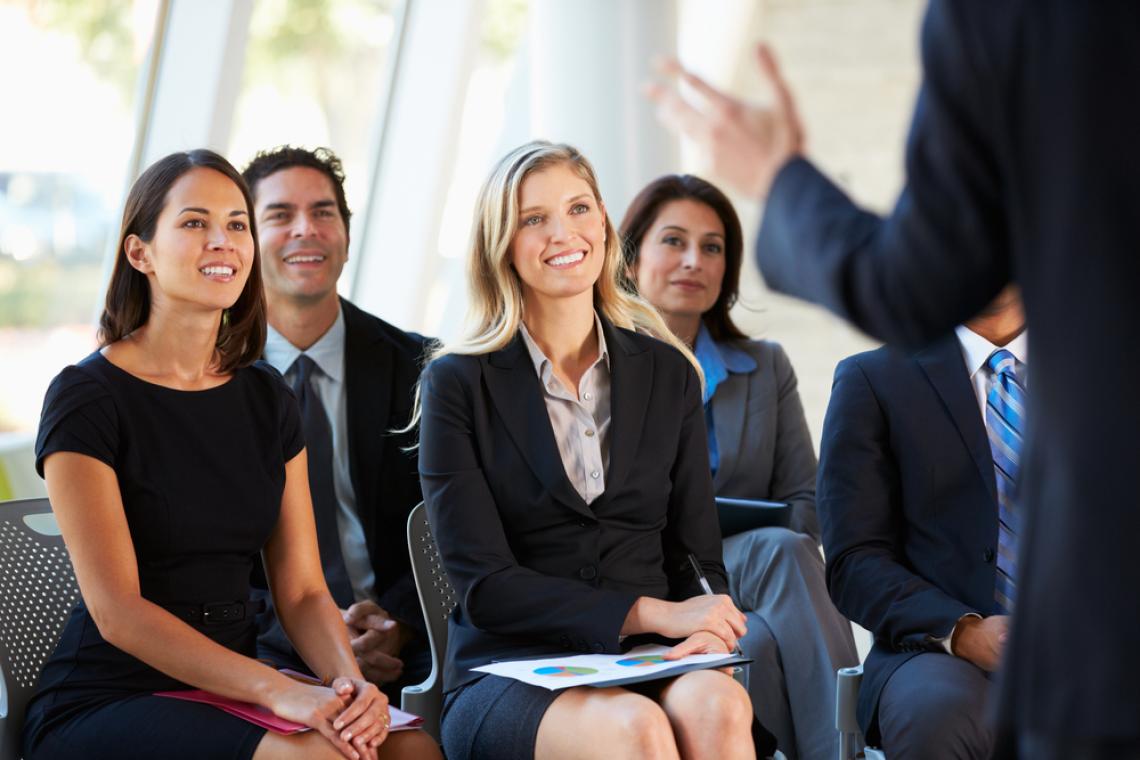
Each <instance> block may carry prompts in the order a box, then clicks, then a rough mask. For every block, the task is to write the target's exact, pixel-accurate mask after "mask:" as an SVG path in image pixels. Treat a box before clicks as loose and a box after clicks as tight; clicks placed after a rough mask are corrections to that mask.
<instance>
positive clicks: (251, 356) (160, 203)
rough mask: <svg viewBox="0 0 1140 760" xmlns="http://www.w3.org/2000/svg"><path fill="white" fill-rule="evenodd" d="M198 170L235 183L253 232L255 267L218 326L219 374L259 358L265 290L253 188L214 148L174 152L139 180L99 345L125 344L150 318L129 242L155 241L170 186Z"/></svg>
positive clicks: (146, 290) (126, 215)
mask: <svg viewBox="0 0 1140 760" xmlns="http://www.w3.org/2000/svg"><path fill="white" fill-rule="evenodd" d="M196 168H203V169H213V170H214V171H216V172H220V173H221V174H224V175H225V176H226V177H228V178H229V179H230V180H231V181H233V183H234V184H235V185H237V187H238V189H239V190H241V194H242V197H243V198H244V199H245V205H246V211H247V212H248V213H249V231H250V234H251V235H252V236H253V264H252V266H251V267H250V270H249V279H247V280H246V282H245V288H243V289H242V291H241V295H239V296H238V299H237V301H236V302H235V303H234V305H233V306H231V307H230V308H228V309H226V310H225V311H224V312H223V314H222V323H221V325H220V326H219V327H218V341H217V344H216V345H217V370H218V372H221V373H228V372H232V371H234V370H235V369H238V368H240V367H248V366H249V365H250V364H253V362H255V361H257V359H259V358H260V357H261V352H262V349H263V348H264V346H265V291H264V290H263V289H262V287H261V253H260V248H259V247H258V245H257V227H256V226H255V224H254V219H253V199H252V197H250V194H249V188H248V187H246V184H245V181H244V180H243V179H242V178H241V175H240V174H238V171H237V169H235V168H234V167H233V166H232V165H231V164H230V162H229V161H227V160H226V159H224V158H222V157H221V156H220V155H218V154H217V153H215V152H214V151H212V150H205V149H199V150H191V151H186V152H182V153H171V154H170V155H169V156H167V157H166V158H163V159H160V160H159V161H156V162H155V163H153V164H151V165H150V167H148V168H147V170H146V171H144V172H143V173H142V175H141V176H140V177H139V178H138V179H137V180H135V184H134V185H133V186H132V187H131V192H130V193H129V194H128V195H127V204H126V207H125V208H124V209H123V226H122V229H120V231H119V246H118V248H117V252H116V254H115V268H114V271H112V272H111V282H110V284H109V285H108V286H107V299H106V302H105V303H104V305H103V315H102V316H101V317H99V343H100V345H103V346H106V345H108V344H110V343H114V342H115V341H117V340H121V339H122V338H125V337H126V336H127V335H130V334H131V333H132V332H134V331H135V330H137V329H138V328H139V327H142V326H143V325H145V324H146V322H147V320H148V319H149V318H150V298H151V296H150V283H149V282H148V281H147V277H146V275H145V274H143V273H142V272H140V271H138V270H137V269H135V268H134V267H133V266H131V264H130V262H129V261H127V253H126V249H125V244H126V241H127V238H128V237H130V236H131V235H137V236H138V237H139V239H140V240H142V241H143V242H144V243H149V242H150V241H152V240H153V239H154V233H155V228H156V227H157V225H158V217H159V215H160V214H161V213H162V210H163V209H164V208H165V207H166V196H167V194H168V193H169V192H170V188H171V187H172V186H173V185H174V183H175V182H177V181H178V179H179V178H180V177H182V175H183V174H186V172H188V171H190V170H191V169H196Z"/></svg>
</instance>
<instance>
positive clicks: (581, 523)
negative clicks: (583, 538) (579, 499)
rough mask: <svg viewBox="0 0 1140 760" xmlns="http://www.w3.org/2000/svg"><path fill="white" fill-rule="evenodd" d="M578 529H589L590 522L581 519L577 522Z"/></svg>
mask: <svg viewBox="0 0 1140 760" xmlns="http://www.w3.org/2000/svg"><path fill="white" fill-rule="evenodd" d="M578 527H579V528H588V527H590V521H589V520H587V519H585V518H583V519H581V520H579V521H578Z"/></svg>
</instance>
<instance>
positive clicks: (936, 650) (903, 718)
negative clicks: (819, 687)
mask: <svg viewBox="0 0 1140 760" xmlns="http://www.w3.org/2000/svg"><path fill="white" fill-rule="evenodd" d="M1024 327H1025V318H1024V316H1023V313H1022V309H1021V304H1020V301H1019V299H1018V297H1017V293H1016V289H1014V288H1008V289H1007V290H1006V291H1004V292H1003V294H1002V296H1000V297H999V298H998V299H997V300H996V301H995V303H994V304H992V305H991V306H990V307H988V308H987V309H986V310H985V311H984V312H983V313H982V314H981V315H979V316H978V317H977V318H975V319H973V320H971V321H969V322H967V323H966V324H965V325H963V326H961V327H959V328H958V329H957V331H956V334H955V335H949V336H946V337H945V338H940V339H938V340H936V341H935V342H934V343H933V344H932V345H930V346H929V347H927V348H925V349H922V350H920V351H918V352H917V353H915V354H913V355H907V354H905V353H903V352H900V351H898V350H897V349H894V348H890V347H884V348H880V349H878V350H875V351H869V352H867V353H863V354H857V355H855V356H852V357H850V358H848V359H845V360H844V361H842V362H840V364H839V368H838V369H837V370H836V373H835V385H834V388H833V390H832V395H831V403H830V405H829V406H828V409H827V420H826V422H825V424H824V429H823V443H822V448H821V463H820V471H819V489H818V496H819V511H820V520H821V522H822V524H823V531H824V546H825V548H826V549H827V557H828V562H827V570H828V583H829V586H830V589H831V594H832V596H833V597H834V599H835V603H836V604H837V605H838V606H839V608H840V610H842V611H843V612H844V613H845V614H846V615H848V616H849V617H850V618H851V619H852V620H854V621H855V622H856V623H859V624H860V625H862V626H863V627H865V628H867V629H868V630H869V631H871V633H872V634H874V636H875V643H874V646H873V647H872V649H871V652H870V654H869V655H868V657H867V661H866V663H864V666H863V685H862V688H860V690H859V705H858V715H859V720H860V725H861V726H862V727H863V733H864V735H866V736H867V739H868V741H869V742H871V743H873V744H877V745H878V746H881V747H882V748H883V749H884V750H885V751H886V753H887V756H888V757H891V758H900V759H901V760H906V758H930V759H931V760H933V759H934V758H987V757H989V756H990V754H991V752H992V749H993V735H992V732H991V730H990V726H989V725H988V721H987V720H986V715H985V710H986V705H987V702H988V701H989V698H990V691H991V689H990V673H992V672H993V671H994V670H996V668H997V666H998V663H999V660H1000V657H1001V654H1002V650H1003V648H1004V644H1005V638H1006V631H1007V626H1008V621H1009V617H1008V614H1007V607H1008V603H1009V600H1008V597H1007V594H1006V591H1007V589H1006V585H1005V573H1006V571H1008V570H1009V569H1010V563H1011V562H1012V561H1013V553H1012V551H1011V546H1010V541H1009V539H1010V537H1011V533H1010V531H1009V527H1010V526H1009V525H1008V524H1007V523H1008V521H1009V520H1010V517H1009V515H1008V514H1005V513H1003V511H1002V509H1003V505H1002V503H1001V501H1002V494H1003V493H1008V486H1009V484H1010V482H1011V481H1010V479H1009V473H1008V470H1009V469H1016V465H1011V464H1010V463H1009V461H1008V459H1007V457H1008V456H1009V455H1012V456H1013V458H1014V459H1016V458H1017V453H1018V450H1019V448H1020V446H1019V441H1018V440H1017V436H1016V435H1013V434H1014V433H1019V432H1020V423H1021V422H1022V421H1021V420H1019V419H1018V418H1017V415H1016V413H1008V412H1007V414H1008V416H1009V417H1010V418H1012V420H1013V421H1012V422H1010V421H1009V420H1006V419H1005V418H1004V417H1001V418H999V417H998V416H997V415H998V414H999V411H1000V410H1001V409H1002V407H1003V406H1004V405H1005V404H1006V403H1007V402H1009V403H1012V404H1016V403H1018V401H1019V399H1015V398H1013V397H1012V396H1009V395H1006V396H1002V395H1001V394H1002V393H1003V392H1005V391H1007V390H1008V389H1007V388H1001V387H998V386H999V385H1000V382H999V381H1000V380H1001V378H1000V376H999V375H998V374H996V373H995V372H994V371H993V369H992V367H993V366H995V365H997V364H999V363H1000V362H1002V361H1006V362H1007V364H1009V370H1008V371H1009V373H1010V376H1011V378H1012V379H1010V380H1009V382H1012V383H1015V384H1017V385H1016V387H1013V389H1012V390H1013V393H1014V394H1019V395H1022V396H1024V394H1022V393H1021V392H1020V391H1021V389H1022V388H1023V387H1024V386H1025V385H1026V384H1027V367H1026V340H1027V338H1026V333H1025V331H1024ZM1007 356H1008V357H1011V358H1012V362H1009V361H1008V360H1007ZM995 394H997V395H995ZM991 398H992V401H991ZM1011 426H1012V427H1011ZM1003 434H1007V435H1005V437H1003ZM1010 435H1013V440H1012V441H1010V440H1008V439H1009V437H1010ZM991 440H992V441H993V442H994V443H991ZM994 446H998V447H1000V448H998V451H997V454H996V455H995V452H994V450H993V447H994ZM1003 518H1004V519H1003Z"/></svg>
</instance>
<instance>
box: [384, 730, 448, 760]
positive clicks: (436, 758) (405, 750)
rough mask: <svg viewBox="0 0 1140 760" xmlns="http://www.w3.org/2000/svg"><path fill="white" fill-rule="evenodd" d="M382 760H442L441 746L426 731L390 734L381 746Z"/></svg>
mask: <svg viewBox="0 0 1140 760" xmlns="http://www.w3.org/2000/svg"><path fill="white" fill-rule="evenodd" d="M379 755H380V758H381V759H382V760H442V758H443V754H442V753H441V752H440V749H439V745H438V744H436V743H435V739H432V738H431V736H430V735H429V734H427V733H426V732H424V731H400V732H397V733H394V734H389V735H388V738H387V739H385V740H384V743H383V744H381V745H380V753H379Z"/></svg>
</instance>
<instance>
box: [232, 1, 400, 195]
mask: <svg viewBox="0 0 1140 760" xmlns="http://www.w3.org/2000/svg"><path fill="white" fill-rule="evenodd" d="M400 6H401V1H400V0H335V2H334V0H258V2H257V3H256V4H255V5H254V9H253V17H252V19H251V20H250V29H249V43H248V47H247V52H246V61H245V70H244V72H243V75H242V84H241V93H240V94H239V95H238V101H237V107H236V111H235V115H234V128H233V132H232V137H231V139H230V147H229V152H228V154H227V155H228V156H229V157H230V159H231V160H232V161H233V162H234V163H235V164H236V165H237V166H238V167H239V168H241V167H242V166H244V165H245V164H246V163H247V162H248V161H249V160H250V159H251V158H253V155H254V154H255V153H256V152H257V151H259V150H263V149H265V148H271V147H274V146H277V145H283V144H286V143H289V144H293V145H302V146H305V147H309V148H315V147H320V146H325V147H329V148H332V149H333V150H334V151H335V152H336V154H337V155H338V156H340V158H341V160H342V161H343V162H344V171H345V175H346V181H345V193H346V194H347V196H348V205H349V208H350V209H352V210H353V211H354V212H356V211H362V210H363V205H364V199H365V195H366V194H367V191H368V178H369V176H370V168H369V165H368V164H369V161H370V159H371V157H372V150H373V149H374V148H375V145H374V144H373V143H374V140H373V139H372V138H373V130H374V128H375V118H376V116H377V114H378V113H379V112H380V107H381V104H382V103H383V102H384V98H385V97H386V90H387V75H388V72H387V66H388V51H389V47H390V45H391V44H392V43H393V42H394V39H395V34H396V21H397V13H398V11H399V10H400Z"/></svg>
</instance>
